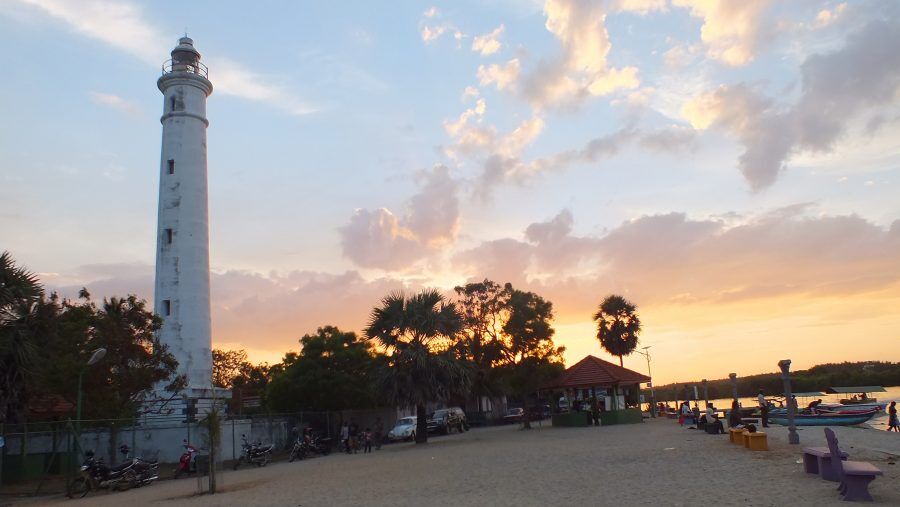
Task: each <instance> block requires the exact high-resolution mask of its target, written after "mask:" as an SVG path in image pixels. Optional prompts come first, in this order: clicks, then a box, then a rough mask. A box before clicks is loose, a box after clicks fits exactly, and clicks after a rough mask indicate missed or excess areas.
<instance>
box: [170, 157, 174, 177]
mask: <svg viewBox="0 0 900 507" xmlns="http://www.w3.org/2000/svg"><path fill="white" fill-rule="evenodd" d="M169 174H175V161H174V160H172V159H171V158H170V159H169Z"/></svg>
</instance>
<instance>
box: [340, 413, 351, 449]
mask: <svg viewBox="0 0 900 507" xmlns="http://www.w3.org/2000/svg"><path fill="white" fill-rule="evenodd" d="M341 445H343V446H344V452H346V453H347V454H350V425H348V424H347V421H344V424H343V425H342V426H341Z"/></svg>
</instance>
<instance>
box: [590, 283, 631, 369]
mask: <svg viewBox="0 0 900 507" xmlns="http://www.w3.org/2000/svg"><path fill="white" fill-rule="evenodd" d="M594 320H595V321H597V339H598V340H600V346H601V347H603V348H604V349H605V350H606V351H607V352H609V353H610V354H612V355H614V356H619V366H623V365H624V363H623V361H622V357H624V356H627V355H629V354H631V353H632V352H634V349H635V348H636V347H637V344H638V334H640V332H641V319H640V318H639V317H638V315H637V307H636V306H635V305H634V303H631V302H630V301H628V300H627V299H625V298H624V297H622V296H618V295H615V294H613V295H610V296H608V297H607V298H606V299H604V300H603V302H602V303H600V307H599V309H598V310H597V313H595V314H594Z"/></svg>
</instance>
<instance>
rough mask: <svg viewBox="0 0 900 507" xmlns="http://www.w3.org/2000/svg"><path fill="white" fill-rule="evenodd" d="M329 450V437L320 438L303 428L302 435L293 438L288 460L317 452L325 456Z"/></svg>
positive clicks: (291, 460)
mask: <svg viewBox="0 0 900 507" xmlns="http://www.w3.org/2000/svg"><path fill="white" fill-rule="evenodd" d="M330 452H331V439H330V438H322V437H320V436H318V435H316V434H315V433H314V432H312V431H310V430H309V429H308V428H307V430H304V432H303V435H301V436H299V437H297V438H296V439H295V440H294V445H293V447H292V448H291V453H290V455H289V456H288V461H289V462H293V461H294V460H295V459H303V458H305V457H307V456H309V455H310V454H319V455H322V456H325V455H327V454H329V453H330Z"/></svg>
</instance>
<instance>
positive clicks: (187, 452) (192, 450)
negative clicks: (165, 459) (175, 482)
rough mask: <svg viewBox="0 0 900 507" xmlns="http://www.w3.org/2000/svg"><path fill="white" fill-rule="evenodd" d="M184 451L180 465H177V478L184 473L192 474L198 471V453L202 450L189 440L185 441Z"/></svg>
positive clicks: (175, 476) (179, 460)
mask: <svg viewBox="0 0 900 507" xmlns="http://www.w3.org/2000/svg"><path fill="white" fill-rule="evenodd" d="M183 445H184V453H183V454H182V455H181V457H180V458H179V459H178V466H177V467H175V474H174V478H175V479H177V478H179V477H181V476H182V475H190V474H195V473H197V455H198V454H199V453H200V451H198V450H197V448H196V447H194V446H193V445H191V444H189V443H188V441H187V440H184V441H183Z"/></svg>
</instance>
